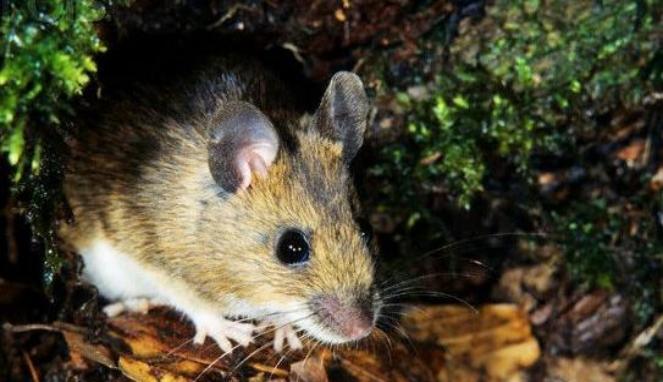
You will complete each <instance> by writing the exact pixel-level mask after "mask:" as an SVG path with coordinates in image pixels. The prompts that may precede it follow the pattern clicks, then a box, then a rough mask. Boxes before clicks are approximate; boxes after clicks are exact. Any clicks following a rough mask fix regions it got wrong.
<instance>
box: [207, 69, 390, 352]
mask: <svg viewBox="0 0 663 382" xmlns="http://www.w3.org/2000/svg"><path fill="white" fill-rule="evenodd" d="M368 110H369V107H368V101H367V97H366V94H365V92H364V89H363V84H362V82H361V80H360V79H359V77H357V76H356V75H354V74H351V73H347V72H342V73H337V74H336V75H335V76H334V77H333V78H332V79H331V82H330V84H329V87H328V88H327V90H326V92H325V94H324V96H323V99H322V102H321V104H320V106H319V108H318V110H317V111H316V113H315V114H314V115H313V116H312V117H311V118H308V119H307V120H306V122H305V123H304V125H305V126H303V127H301V126H300V127H298V128H293V126H291V127H290V128H288V127H286V129H287V130H288V131H290V134H291V136H290V137H289V139H290V142H288V144H287V145H286V144H284V143H283V138H281V137H279V135H278V134H277V132H276V129H275V128H274V127H273V125H272V122H271V121H270V120H269V118H268V117H267V116H266V115H265V114H263V113H262V112H261V111H260V110H258V109H257V108H255V107H254V106H252V105H250V104H248V103H245V102H234V103H229V104H228V105H227V107H226V108H225V110H224V112H223V113H222V114H221V115H220V116H219V118H218V119H217V122H216V123H215V124H216V125H217V126H219V128H218V129H216V130H215V133H213V134H212V137H211V140H210V144H209V167H210V170H211V174H212V176H213V178H214V180H215V183H216V184H217V185H218V186H219V187H221V189H223V190H224V193H223V194H222V196H221V197H220V198H219V202H218V203H215V204H214V205H210V206H208V208H207V212H206V216H207V217H208V220H209V222H207V223H206V224H205V226H206V227H207V228H205V229H206V230H207V231H208V235H206V237H209V238H210V241H211V242H212V247H211V248H210V252H211V253H210V255H209V256H210V258H211V259H212V261H209V262H207V264H210V265H209V272H210V273H215V272H220V273H222V274H223V275H224V278H225V280H224V285H227V286H231V289H228V288H225V290H219V294H221V293H224V294H227V293H228V291H229V290H230V293H231V295H232V298H233V303H234V305H235V307H236V310H235V311H236V312H238V313H240V314H245V315H251V314H255V315H260V314H274V313H277V314H276V318H277V319H276V321H277V322H281V323H286V322H292V323H294V325H295V326H298V327H299V328H301V329H303V330H304V331H305V332H307V334H309V335H311V336H312V337H314V338H316V339H318V340H321V341H323V342H326V343H343V342H347V341H353V340H357V339H360V338H362V337H365V336H366V335H368V334H370V332H371V331H372V329H373V327H374V325H375V321H376V317H377V315H378V313H379V309H380V301H379V299H380V297H379V294H378V292H377V290H376V288H375V283H374V262H373V257H372V253H371V252H372V251H371V250H370V248H369V243H368V242H367V238H366V232H362V228H364V227H360V224H358V223H357V221H356V220H355V216H354V215H355V212H356V207H357V206H356V200H355V197H354V195H355V193H354V189H353V185H352V180H351V177H350V174H349V164H350V161H351V160H352V159H353V158H354V156H355V155H356V154H357V151H358V150H359V148H360V147H361V144H362V142H363V134H364V131H365V128H366V124H367V114H368ZM214 235H217V238H218V237H222V238H224V239H223V240H220V239H216V240H215V239H214V238H213V236H214ZM229 238H230V239H231V240H228V239H229ZM215 258H216V259H219V261H218V263H217V262H215V261H214V260H213V259H215ZM216 264H218V265H216ZM221 268H225V270H224V269H221ZM228 269H229V270H231V271H228ZM226 283H227V284H226ZM212 286H213V285H212ZM233 286H234V288H232V287H233ZM205 292H207V294H208V295H209V294H213V293H214V291H213V290H206V291H205Z"/></svg>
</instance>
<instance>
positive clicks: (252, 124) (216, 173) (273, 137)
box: [208, 101, 279, 192]
mask: <svg viewBox="0 0 663 382" xmlns="http://www.w3.org/2000/svg"><path fill="white" fill-rule="evenodd" d="M278 149H279V138H278V134H277V133H276V130H275V129H274V125H272V122H270V120H269V119H268V118H267V116H266V115H265V114H263V113H262V112H261V111H260V110H258V108H256V107H255V106H253V105H251V104H249V103H247V102H242V101H232V102H228V103H226V104H225V105H224V107H223V111H222V112H221V115H220V116H219V117H218V119H216V120H215V125H214V128H213V129H212V131H211V134H210V141H209V146H208V163H209V169H210V172H211V173H212V177H213V178H214V180H215V181H216V183H217V184H218V185H219V186H220V187H221V188H223V189H224V190H225V191H227V192H236V191H237V190H245V189H246V188H248V187H249V185H250V184H251V176H252V174H253V173H257V174H258V175H261V176H265V175H267V168H268V167H269V166H270V165H271V164H272V163H273V162H274V159H275V158H276V153H277V152H278Z"/></svg>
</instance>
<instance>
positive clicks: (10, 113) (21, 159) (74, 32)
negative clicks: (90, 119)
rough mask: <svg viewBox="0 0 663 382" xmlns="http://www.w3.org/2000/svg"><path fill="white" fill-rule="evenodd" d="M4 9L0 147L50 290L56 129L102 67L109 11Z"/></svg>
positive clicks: (51, 5) (13, 0) (44, 6)
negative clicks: (101, 27) (39, 244)
mask: <svg viewBox="0 0 663 382" xmlns="http://www.w3.org/2000/svg"><path fill="white" fill-rule="evenodd" d="M2 10H3V18H2V21H1V24H0V36H2V37H1V38H0V52H2V65H1V67H0V85H1V86H0V149H1V150H2V151H3V152H4V153H5V154H6V155H7V159H8V162H9V163H10V164H11V165H12V168H13V172H14V175H13V179H14V184H15V191H17V193H16V194H17V197H18V198H19V199H21V200H22V201H23V202H24V207H25V209H26V211H25V212H26V217H27V218H28V220H29V221H30V222H31V224H32V228H33V231H34V232H35V234H37V235H38V236H39V237H40V238H41V239H42V240H43V243H44V245H45V253H44V258H45V263H44V265H45V271H44V284H45V285H46V286H47V287H49V286H50V285H51V283H52V281H53V277H54V275H55V274H56V272H57V271H58V269H59V268H60V266H61V265H62V258H61V257H60V255H59V253H58V252H57V250H56V245H55V233H54V230H53V227H54V226H53V224H52V223H53V218H54V214H55V211H56V207H57V206H58V205H59V202H60V179H61V176H62V174H61V166H62V161H61V159H60V157H59V154H60V153H61V151H62V150H61V144H59V143H60V142H61V134H58V133H56V132H57V131H59V130H60V129H62V125H63V123H62V121H63V120H66V119H67V118H68V117H70V116H71V109H70V100H71V99H72V97H74V96H76V95H78V94H80V93H81V92H82V89H83V88H84V86H85V85H86V84H87V83H88V82H89V80H90V75H91V74H93V73H94V72H95V70H96V66H95V63H94V55H95V54H96V53H99V52H102V51H103V50H104V47H103V45H102V43H101V41H100V40H99V38H98V37H97V35H96V31H95V29H94V22H95V21H97V20H99V19H100V18H101V17H102V16H103V10H102V8H100V7H99V6H97V5H95V2H93V1H91V0H76V1H60V0H43V1H22V0H20V1H19V0H10V1H9V2H8V3H5V4H3V9H2ZM43 163H48V166H42V164H43ZM42 167H43V168H42Z"/></svg>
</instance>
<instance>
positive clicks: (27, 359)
mask: <svg viewBox="0 0 663 382" xmlns="http://www.w3.org/2000/svg"><path fill="white" fill-rule="evenodd" d="M21 353H22V354H23V360H24V361H25V364H26V365H27V366H28V370H30V377H31V378H32V382H39V373H38V372H37V369H36V368H35V365H34V364H33V363H32V359H31V358H30V355H29V354H28V353H27V352H26V351H25V350H21Z"/></svg>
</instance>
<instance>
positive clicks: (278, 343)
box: [274, 324, 303, 352]
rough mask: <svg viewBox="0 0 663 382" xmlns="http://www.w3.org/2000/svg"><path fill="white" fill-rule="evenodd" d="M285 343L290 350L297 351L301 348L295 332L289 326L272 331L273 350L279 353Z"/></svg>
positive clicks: (300, 342)
mask: <svg viewBox="0 0 663 382" xmlns="http://www.w3.org/2000/svg"><path fill="white" fill-rule="evenodd" d="M286 343H287V345H288V346H290V349H292V350H299V349H301V348H302V347H303V345H302V341H300V340H299V337H298V336H297V330H295V328H293V327H292V325H290V324H288V325H282V326H279V327H277V328H276V330H275V331H274V350H276V351H277V352H281V351H282V350H283V346H284V344H286Z"/></svg>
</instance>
